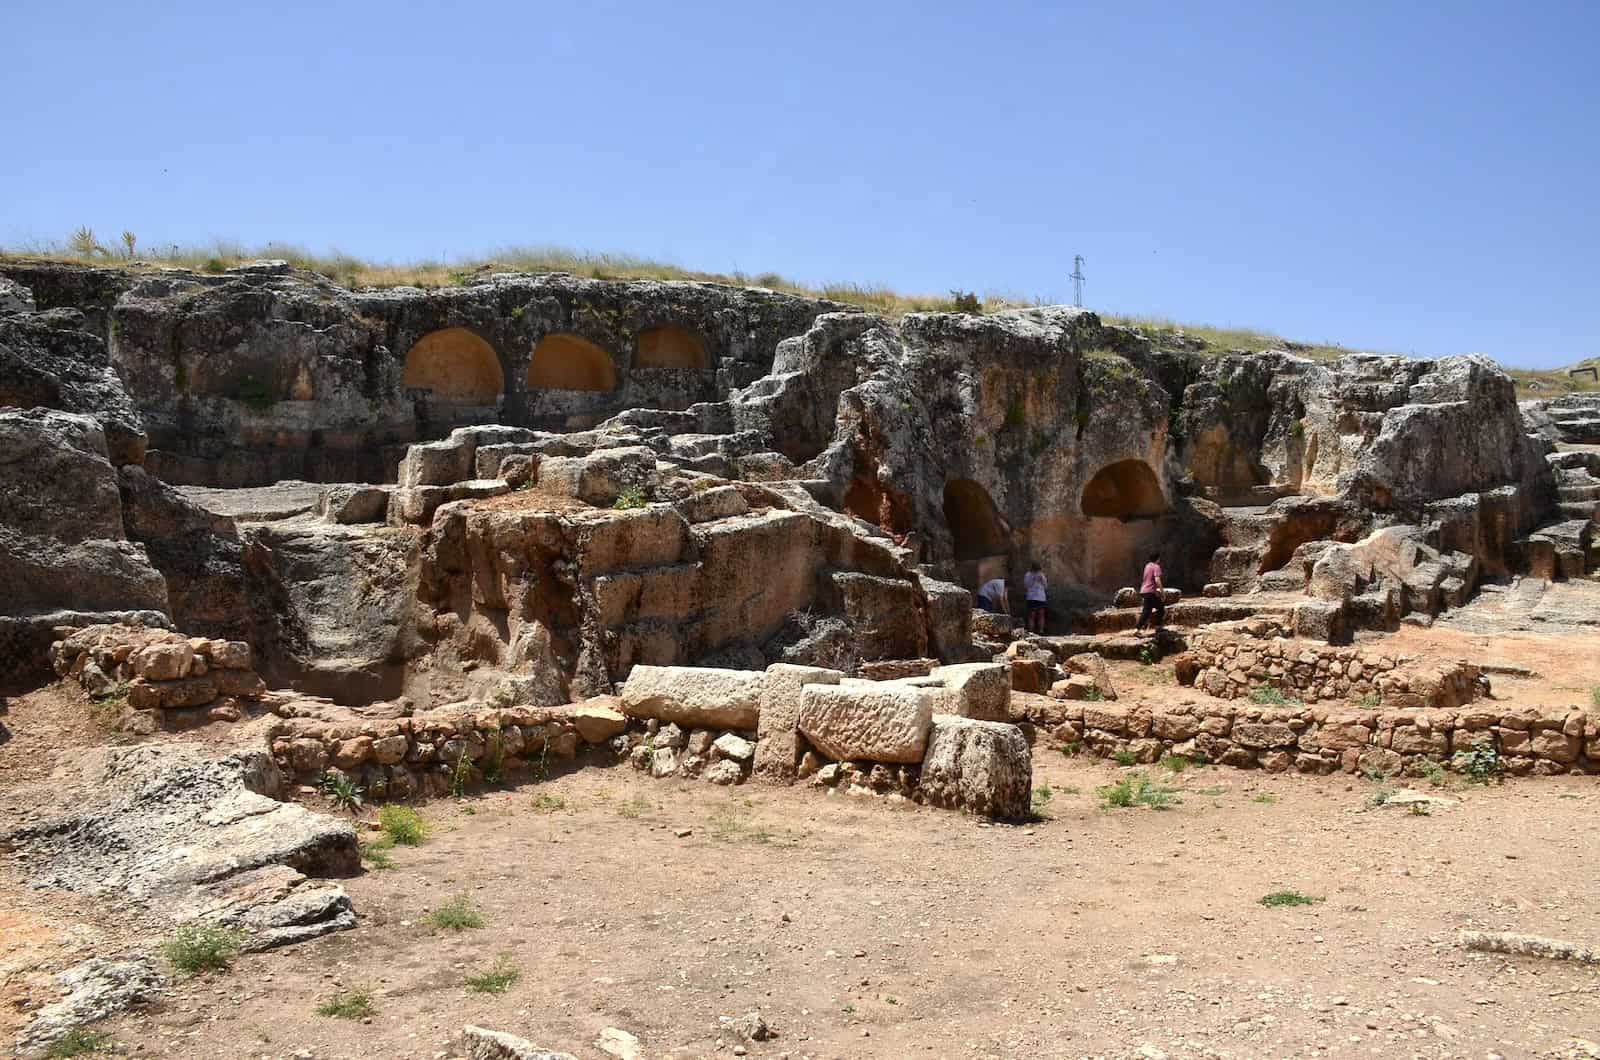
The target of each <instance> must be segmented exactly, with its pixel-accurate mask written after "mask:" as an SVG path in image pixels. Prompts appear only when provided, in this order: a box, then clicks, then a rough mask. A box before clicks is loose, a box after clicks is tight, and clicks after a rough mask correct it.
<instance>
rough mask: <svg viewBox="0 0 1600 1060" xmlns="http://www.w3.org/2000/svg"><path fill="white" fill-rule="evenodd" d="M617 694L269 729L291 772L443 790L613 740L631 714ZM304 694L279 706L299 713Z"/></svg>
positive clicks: (383, 789)
mask: <svg viewBox="0 0 1600 1060" xmlns="http://www.w3.org/2000/svg"><path fill="white" fill-rule="evenodd" d="M615 702H616V701H615V699H614V698H611V697H607V698H606V699H605V700H591V701H590V702H588V703H580V704H574V705H571V706H564V707H505V708H484V707H478V706H476V705H471V706H458V707H441V708H439V709H437V710H429V711H422V712H418V713H416V714H413V715H412V716H410V717H403V718H387V719H381V720H368V719H360V718H349V719H344V718H335V719H333V720H328V719H326V718H324V717H320V716H316V715H318V714H321V713H323V711H322V710H320V709H319V707H320V706H321V705H320V704H313V705H312V706H311V711H312V713H313V716H309V717H293V716H291V717H286V718H284V719H283V720H281V721H278V722H275V723H274V724H273V726H272V728H271V730H270V732H269V739H270V740H271V747H272V757H273V759H274V760H275V761H276V762H277V763H278V767H279V768H280V769H282V770H283V771H284V774H285V775H286V776H291V777H293V778H295V780H296V781H298V782H299V783H301V784H314V783H318V782H319V781H321V780H322V779H323V778H324V776H325V775H327V774H329V773H334V774H335V775H339V774H343V775H345V776H348V777H349V778H350V779H351V780H352V781H354V782H355V783H356V784H358V785H360V786H361V787H362V788H364V789H365V793H366V797H367V798H368V799H369V800H374V799H409V798H413V797H418V796H438V795H445V794H448V793H450V792H451V791H452V790H461V789H465V788H471V787H475V786H477V785H480V784H483V783H484V782H486V781H493V780H498V779H499V778H500V777H501V776H503V775H509V774H510V773H512V772H513V771H516V770H518V769H525V768H532V767H536V766H537V765H538V764H539V763H541V762H545V763H548V762H549V761H550V760H564V759H571V758H573V757H575V756H576V755H577V753H578V748H579V746H580V741H581V742H582V743H588V744H604V743H606V742H608V741H610V740H611V739H613V738H614V737H616V736H617V735H619V734H620V733H621V732H622V730H623V728H624V726H625V725H626V719H624V718H623V716H622V715H621V714H620V713H618V712H617V711H616V710H615V709H614V707H615ZM294 709H295V705H294V703H288V704H286V705H283V706H280V707H279V708H278V710H279V712H280V713H288V714H292V713H293V712H294Z"/></svg>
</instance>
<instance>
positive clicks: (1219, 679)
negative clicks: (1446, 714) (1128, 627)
mask: <svg viewBox="0 0 1600 1060" xmlns="http://www.w3.org/2000/svg"><path fill="white" fill-rule="evenodd" d="M1175 666H1176V670H1177V674H1178V681H1179V683H1181V684H1186V685H1194V686H1195V687H1196V688H1199V689H1201V690H1203V691H1205V692H1206V693H1208V694H1209V695H1213V696H1216V697H1218V698H1220V699H1239V698H1249V697H1250V696H1252V695H1256V696H1262V695H1271V693H1270V692H1269V693H1263V692H1262V691H1261V690H1262V689H1270V690H1273V691H1274V692H1276V693H1278V694H1280V695H1282V696H1283V697H1284V698H1287V699H1292V700H1304V701H1306V702H1310V703H1315V702H1319V701H1321V702H1335V701H1350V702H1363V701H1370V702H1371V703H1372V704H1373V705H1377V704H1380V703H1381V704H1382V705H1383V706H1385V707H1387V708H1389V709H1402V708H1415V707H1446V708H1448V707H1458V706H1461V705H1462V704H1465V703H1470V702H1472V701H1473V700H1475V699H1477V698H1479V697H1480V696H1482V695H1484V694H1486V693H1487V692H1488V684H1489V682H1488V679H1487V678H1486V677H1484V676H1483V675H1482V674H1480V673H1479V671H1478V668H1477V667H1476V666H1474V665H1472V664H1470V663H1468V662H1465V661H1463V660H1431V659H1420V658H1418V657H1417V656H1414V655H1407V654H1404V653H1397V652H1394V651H1387V650H1383V649H1369V648H1357V647H1333V646H1331V645H1328V644H1323V643H1319V642H1317V641H1309V640H1293V639H1286V638H1284V637H1281V636H1273V637H1270V638H1255V637H1241V636H1239V635H1238V634H1237V632H1235V631H1232V630H1225V631H1212V632H1202V633H1199V634H1197V635H1195V636H1192V637H1190V638H1189V650H1188V652H1186V653H1185V654H1183V655H1181V656H1179V657H1177V659H1176V660H1175Z"/></svg>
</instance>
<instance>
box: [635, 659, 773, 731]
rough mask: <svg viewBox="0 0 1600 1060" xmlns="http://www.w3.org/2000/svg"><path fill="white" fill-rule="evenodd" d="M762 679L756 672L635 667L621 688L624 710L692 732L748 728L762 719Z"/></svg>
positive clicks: (681, 667) (701, 668)
mask: <svg viewBox="0 0 1600 1060" xmlns="http://www.w3.org/2000/svg"><path fill="white" fill-rule="evenodd" d="M761 678H762V675H761V673H760V672H759V671H756V670H718V669H712V668H710V667H695V666H635V667H634V668H633V671H632V672H631V673H630V674H629V675H628V680H627V683H626V684H624V685H623V686H622V712H623V713H624V714H626V715H628V716H629V717H630V718H646V719H648V718H654V719H656V720H657V721H674V722H677V723H678V724H679V725H683V726H685V727H688V728H695V729H737V730H740V731H746V730H751V729H754V728H756V725H757V722H758V720H759V718H760V716H761Z"/></svg>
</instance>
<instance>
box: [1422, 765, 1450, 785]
mask: <svg viewBox="0 0 1600 1060" xmlns="http://www.w3.org/2000/svg"><path fill="white" fill-rule="evenodd" d="M1417 770H1418V772H1420V773H1421V774H1422V776H1423V777H1424V778H1425V779H1426V780H1427V781H1428V783H1430V784H1432V785H1433V786H1434V787H1436V788H1442V787H1444V786H1445V785H1446V784H1449V783H1450V774H1449V773H1446V772H1445V768H1444V766H1442V765H1440V764H1439V763H1438V762H1433V761H1430V760H1428V759H1426V758H1424V759H1422V760H1421V761H1419V762H1418V763H1417Z"/></svg>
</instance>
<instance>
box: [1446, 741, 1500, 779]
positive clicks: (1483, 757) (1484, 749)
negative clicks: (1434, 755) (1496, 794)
mask: <svg viewBox="0 0 1600 1060" xmlns="http://www.w3.org/2000/svg"><path fill="white" fill-rule="evenodd" d="M1450 767H1451V768H1452V769H1454V770H1455V771H1456V772H1457V773H1460V774H1461V775H1462V776H1464V777H1466V778H1467V779H1468V780H1471V781H1472V782H1473V783H1474V784H1488V783H1491V782H1493V783H1496V784H1498V783H1499V782H1500V780H1501V779H1502V778H1501V771H1502V770H1503V769H1504V768H1505V765H1504V763H1502V762H1501V761H1500V752H1498V751H1496V750H1495V749H1494V745H1493V744H1492V743H1490V742H1489V741H1487V740H1479V741H1478V742H1477V743H1475V744H1473V745H1472V750H1470V751H1457V752H1456V754H1455V757H1453V758H1452V759H1450Z"/></svg>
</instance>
